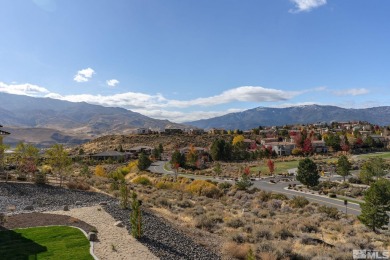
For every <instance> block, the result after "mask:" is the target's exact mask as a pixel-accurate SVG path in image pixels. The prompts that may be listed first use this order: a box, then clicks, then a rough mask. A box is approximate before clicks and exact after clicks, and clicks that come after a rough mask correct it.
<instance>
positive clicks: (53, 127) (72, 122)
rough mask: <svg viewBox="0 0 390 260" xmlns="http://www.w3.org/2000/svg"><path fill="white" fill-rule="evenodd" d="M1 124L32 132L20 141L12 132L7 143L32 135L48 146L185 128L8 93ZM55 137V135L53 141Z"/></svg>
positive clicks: (0, 109)
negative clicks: (139, 131) (141, 129)
mask: <svg viewBox="0 0 390 260" xmlns="http://www.w3.org/2000/svg"><path fill="white" fill-rule="evenodd" d="M0 124H2V125H3V126H4V127H12V128H27V129H29V130H26V131H24V132H23V133H22V132H19V134H20V135H19V136H18V138H16V136H15V135H12V131H11V130H10V131H11V136H9V137H7V138H6V139H8V140H12V138H14V139H15V138H16V139H19V138H21V140H28V139H29V138H30V136H29V134H30V133H34V135H41V136H40V137H39V138H36V139H37V140H41V141H44V140H43V139H44V138H43V137H46V141H48V142H51V141H53V140H56V138H59V139H60V140H63V141H69V140H70V139H73V140H80V142H81V141H82V140H84V139H86V138H88V139H91V138H93V137H96V136H101V135H107V134H127V133H129V132H130V131H131V129H134V128H138V127H146V128H149V127H151V128H162V129H164V128H177V127H184V126H183V125H180V124H176V123H172V122H170V121H168V120H157V119H153V118H150V117H147V116H144V115H141V114H139V113H135V112H132V111H130V110H126V109H123V108H114V107H103V106H98V105H91V104H88V103H85V102H80V103H74V102H68V101H61V100H56V99H50V98H33V97H28V96H20V95H11V94H5V93H0ZM37 128H38V129H37ZM42 129H49V130H46V131H43V130H42ZM29 131H30V132H29ZM36 131H37V133H35V132H36ZM14 132H15V131H14ZM39 132H40V133H39ZM53 134H55V135H54V139H53V136H52V135H53ZM19 140H20V139H19ZM5 141H7V140H5ZM75 142H76V141H75ZM65 143H68V142H65Z"/></svg>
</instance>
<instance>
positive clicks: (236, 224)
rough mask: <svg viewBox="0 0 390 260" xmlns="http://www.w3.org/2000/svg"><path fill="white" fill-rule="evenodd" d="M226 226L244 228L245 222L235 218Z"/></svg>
mask: <svg viewBox="0 0 390 260" xmlns="http://www.w3.org/2000/svg"><path fill="white" fill-rule="evenodd" d="M226 226H228V227H231V228H239V227H243V226H244V222H243V221H242V220H241V219H239V218H234V219H231V220H229V221H228V222H226Z"/></svg>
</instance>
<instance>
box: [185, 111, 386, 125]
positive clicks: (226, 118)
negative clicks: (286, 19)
mask: <svg viewBox="0 0 390 260" xmlns="http://www.w3.org/2000/svg"><path fill="white" fill-rule="evenodd" d="M332 121H338V122H345V121H367V122H370V123H373V124H377V125H382V126H384V125H390V107H389V106H382V107H373V108H364V109H348V108H341V107H336V106H320V105H306V106H295V107H287V108H269V107H257V108H253V109H249V110H245V111H243V112H238V113H230V114H227V115H223V116H219V117H214V118H210V119H203V120H197V121H192V122H186V123H185V124H188V125H193V126H196V127H199V128H203V129H210V128H224V129H243V130H246V129H253V128H256V127H259V126H281V125H291V124H309V123H316V122H328V123H330V122H332Z"/></svg>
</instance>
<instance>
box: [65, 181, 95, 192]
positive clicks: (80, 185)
mask: <svg viewBox="0 0 390 260" xmlns="http://www.w3.org/2000/svg"><path fill="white" fill-rule="evenodd" d="M66 187H68V189H71V190H76V189H77V190H89V189H90V186H89V184H87V183H83V182H75V181H70V182H68V183H67V184H66Z"/></svg>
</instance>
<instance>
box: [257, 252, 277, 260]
mask: <svg viewBox="0 0 390 260" xmlns="http://www.w3.org/2000/svg"><path fill="white" fill-rule="evenodd" d="M258 256H259V258H260V259H261V260H277V259H278V257H277V256H276V255H275V254H274V253H271V252H261V253H260V254H258Z"/></svg>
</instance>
